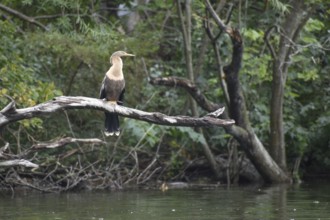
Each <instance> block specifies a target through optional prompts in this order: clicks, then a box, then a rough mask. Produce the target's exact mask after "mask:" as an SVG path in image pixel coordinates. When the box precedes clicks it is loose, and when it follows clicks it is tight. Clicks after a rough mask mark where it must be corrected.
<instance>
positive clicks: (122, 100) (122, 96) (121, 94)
mask: <svg viewBox="0 0 330 220" xmlns="http://www.w3.org/2000/svg"><path fill="white" fill-rule="evenodd" d="M124 95H125V88H124V89H123V90H122V91H121V93H120V95H119V100H118V105H123V104H124Z"/></svg>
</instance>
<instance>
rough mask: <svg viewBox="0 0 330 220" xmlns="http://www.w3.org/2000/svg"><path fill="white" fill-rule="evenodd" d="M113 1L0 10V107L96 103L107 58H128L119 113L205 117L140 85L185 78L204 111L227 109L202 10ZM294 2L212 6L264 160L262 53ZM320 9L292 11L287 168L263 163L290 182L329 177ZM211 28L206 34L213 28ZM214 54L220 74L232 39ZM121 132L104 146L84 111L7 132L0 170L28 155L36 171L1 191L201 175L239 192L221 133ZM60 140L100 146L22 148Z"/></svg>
mask: <svg viewBox="0 0 330 220" xmlns="http://www.w3.org/2000/svg"><path fill="white" fill-rule="evenodd" d="M122 2H123V1H111V3H108V1H93V0H91V1H87V0H80V1H65V0H56V1H55V0H46V1H44V0H24V1H12V0H10V1H9V0H4V1H2V3H1V5H0V6H1V7H0V16H1V19H0V31H1V34H0V40H1V44H0V51H1V54H0V79H1V81H0V86H1V87H0V94H1V98H0V105H1V107H2V108H3V107H4V106H6V104H7V103H8V102H9V100H8V96H10V97H11V98H12V99H14V100H15V102H16V104H17V107H18V108H22V107H27V106H33V105H36V104H38V103H42V102H45V101H47V100H50V99H52V98H53V97H55V96H59V95H68V96H69V95H70V96H76V95H79V96H87V97H98V93H99V87H100V83H101V81H102V79H103V76H104V73H105V72H106V71H107V69H108V68H109V65H110V64H109V56H110V55H111V53H112V52H114V51H116V50H125V51H127V52H130V53H134V54H135V55H136V57H135V58H134V59H126V60H124V73H125V78H126V82H127V83H126V84H127V85H126V96H125V105H127V106H130V107H133V108H137V109H142V110H146V111H157V112H163V113H166V114H170V115H194V116H197V115H204V114H206V112H205V110H204V109H202V108H201V107H199V106H198V105H196V103H195V102H194V101H192V99H191V98H190V96H189V94H188V93H186V92H185V91H184V90H182V89H175V88H170V89H169V88H167V87H162V86H155V85H151V84H149V82H148V79H149V77H167V76H177V77H183V78H188V79H189V80H191V81H192V82H193V83H195V84H196V85H197V87H198V88H199V89H200V90H201V92H202V93H203V94H204V95H205V96H206V97H207V98H208V100H211V101H212V102H214V103H226V98H225V97H226V93H225V92H224V91H225V90H223V89H221V85H220V82H221V81H222V80H223V79H221V77H222V76H221V77H219V72H218V67H217V60H216V57H215V55H214V51H213V48H214V47H213V46H212V42H211V40H210V39H209V36H208V34H207V31H205V24H206V22H205V21H206V20H207V19H208V14H207V13H206V7H205V4H204V1H192V3H190V1H163V0H155V1H136V3H134V4H133V3H130V2H128V1H127V2H126V4H123V3H122ZM147 2H148V3H147ZM294 2H295V1H292V2H291V1H284V0H282V1H279V0H272V1H241V0H238V1H219V3H217V1H213V2H212V3H213V7H214V8H217V9H218V14H219V16H220V18H222V19H223V20H224V21H226V24H227V25H228V26H230V27H233V28H236V29H238V30H239V31H240V33H241V36H242V39H243V42H244V43H243V44H244V52H243V60H242V65H241V69H240V75H239V79H240V83H241V86H242V90H243V93H244V98H245V102H246V107H247V111H248V117H249V120H250V122H251V126H252V128H253V130H254V132H255V133H256V135H257V136H258V137H259V139H260V140H261V142H262V143H263V145H264V146H265V147H266V149H268V150H269V151H270V152H272V151H274V149H273V148H272V141H271V139H272V138H271V137H270V135H271V134H270V126H271V120H270V114H271V111H272V110H274V109H271V108H272V107H271V97H272V82H273V80H274V77H275V75H274V65H275V64H274V63H275V61H274V59H275V58H274V57H275V56H274V53H273V52H274V51H275V52H276V51H277V50H278V49H279V48H280V41H281V37H283V35H282V36H281V34H283V32H282V31H281V30H282V28H283V27H285V22H284V21H285V18H286V16H287V15H289V14H290V12H292V11H294V4H295V3H294ZM120 3H122V4H120ZM178 4H179V5H178ZM329 6H330V5H329V3H326V1H321V0H319V1H317V0H315V1H311V0H310V1H305V5H304V6H303V7H302V8H303V12H304V13H306V14H308V16H305V15H304V16H305V17H304V18H303V19H305V20H304V21H303V22H302V23H301V25H300V26H299V27H298V30H299V31H298V32H297V36H295V41H294V44H293V46H292V51H291V54H290V62H289V63H287V65H288V69H287V75H285V80H286V83H285V88H284V102H283V122H284V123H283V129H284V140H285V150H286V151H284V153H285V162H286V163H287V164H285V163H284V165H283V163H282V162H283V161H282V162H281V158H279V160H278V161H277V158H275V156H274V160H275V161H276V162H278V164H280V166H282V168H284V170H285V171H286V172H288V173H292V172H293V171H294V173H293V174H294V175H299V176H300V177H303V178H304V177H305V178H307V177H310V176H312V175H315V174H326V173H327V172H328V171H329V169H330V149H329V146H330V136H329V134H330V94H329V93H330V75H329V72H330V65H329V62H330V56H329V50H330V40H329V39H330V33H329V30H330V22H329V21H330V16H329V14H330V10H329ZM9 9H10V10H9ZM189 10H191V17H189V13H188V12H189ZM14 12H15V13H14ZM189 25H191V26H190V29H189V28H188V27H189ZM211 26H215V24H214V22H213V23H212V22H211ZM185 27H187V29H185ZM184 30H186V31H184ZM213 30H214V29H213ZM184 32H185V33H186V34H188V35H189V37H190V39H189V37H188V39H189V40H190V44H191V45H192V48H191V49H192V50H191V54H190V56H191V58H192V60H191V61H192V67H193V68H192V69H193V72H192V71H191V72H189V67H188V66H187V63H189V59H188V60H187V57H189V54H187V53H186V51H187V42H186V40H187V38H185V37H184V35H183V34H182V33H184ZM214 34H217V33H214ZM267 44H268V45H267ZM270 44H271V45H272V46H269V45H270ZM216 45H217V47H218V49H219V53H220V54H221V62H222V63H223V66H225V64H228V63H229V62H230V61H231V60H232V47H231V46H230V45H231V39H230V38H229V37H228V35H226V34H225V33H223V32H222V31H219V36H218V38H217V40H216ZM272 50H273V51H272ZM194 103H195V104H194ZM121 122H122V130H123V132H122V135H121V136H120V137H119V138H113V137H112V138H105V137H104V136H103V132H102V130H103V113H102V112H99V111H92V110H70V111H65V112H62V113H56V114H53V115H51V116H50V117H47V118H44V117H43V118H34V119H32V120H23V121H20V122H17V123H13V124H10V125H9V126H7V127H6V128H4V129H3V130H2V137H1V139H2V144H1V145H3V146H5V145H6V143H9V145H8V146H7V147H6V149H2V150H1V151H0V160H6V159H9V158H10V159H12V156H10V155H17V157H18V158H21V157H23V156H26V155H29V157H28V158H29V159H30V160H31V161H32V162H34V163H37V164H39V165H40V167H39V168H38V169H35V170H31V169H27V168H22V167H9V168H8V167H0V180H2V185H3V186H7V185H8V184H9V185H10V184H11V183H15V184H23V183H26V182H24V181H23V180H22V179H20V180H21V182H20V181H17V178H15V181H14V180H12V181H13V182H10V181H11V179H10V178H8V177H13V176H20V175H21V176H22V175H25V176H24V177H31V176H39V177H40V179H41V180H42V181H43V182H42V183H44V182H48V183H49V182H52V183H55V184H54V185H57V187H63V186H65V187H64V188H65V189H69V188H73V187H75V186H77V184H78V183H79V184H80V183H83V182H84V181H92V182H93V185H96V186H98V187H109V186H114V187H122V186H123V185H124V184H128V183H135V184H144V183H146V182H147V181H149V180H161V181H170V180H184V181H189V180H191V178H196V177H197V178H201V177H204V176H206V177H208V178H211V179H213V180H217V179H218V180H221V181H227V182H230V181H239V175H237V174H238V172H240V171H239V170H240V166H241V165H242V163H243V162H244V163H245V162H246V160H247V159H246V156H245V153H244V151H242V149H241V148H240V147H239V146H238V148H237V145H239V144H238V143H237V142H236V141H235V140H234V139H233V138H232V136H231V135H229V134H228V133H226V131H225V130H224V129H215V128H208V129H203V130H200V129H193V128H182V127H167V126H159V125H151V124H148V123H146V122H142V121H138V120H133V119H127V118H122V120H121ZM62 137H76V138H99V139H101V140H104V141H105V142H106V144H102V145H100V146H98V145H97V146H96V145H95V146H94V145H90V144H81V143H76V142H75V143H71V144H68V145H65V147H62V148H56V149H41V150H35V149H34V148H31V146H33V145H35V144H37V143H39V142H45V141H50V140H57V139H60V138H62ZM203 149H204V150H203ZM205 149H210V150H211V151H212V154H213V155H214V156H215V157H216V158H217V161H218V163H219V166H220V170H222V171H223V172H222V173H224V175H214V172H213V171H212V169H211V168H210V166H208V164H207V162H206V161H205V160H204V162H203V158H204V157H205V155H206V151H205ZM272 156H273V155H272ZM208 161H209V160H208ZM283 166H285V167H283ZM299 167H300V169H298V168H299ZM290 175H291V174H290ZM247 179H249V178H247ZM22 181H23V182H22ZM250 181H251V179H250ZM40 185H41V184H39V185H38V187H40Z"/></svg>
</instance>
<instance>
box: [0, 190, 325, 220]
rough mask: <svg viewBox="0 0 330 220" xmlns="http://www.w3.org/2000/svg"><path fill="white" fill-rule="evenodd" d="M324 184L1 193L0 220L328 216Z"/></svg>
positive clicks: (242, 219)
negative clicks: (59, 192)
mask: <svg viewBox="0 0 330 220" xmlns="http://www.w3.org/2000/svg"><path fill="white" fill-rule="evenodd" d="M329 203H330V188H329V187H327V185H326V184H321V185H308V184H303V185H301V186H284V185H281V186H273V187H261V188H259V187H234V188H230V189H226V188H225V187H219V188H216V189H175V190H174V189H172V190H171V189H170V190H168V191H166V192H161V191H160V190H136V191H119V192H108V191H107V192H80V193H62V194H42V193H35V192H30V191H27V192H24V193H21V194H15V196H12V195H8V194H5V193H0V219H1V220H7V219H8V220H10V219H15V220H39V219H40V220H41V219H42V220H48V219H53V220H59V219H70V220H74V219H77V220H78V219H79V220H84V219H88V220H107V219H116V220H128V219H134V220H140V219H141V220H154V219H155V220H163V219H176V220H179V219H189V220H192V219H198V220H201V219H207V220H212V219H235V220H250V219H251V220H256V219H265V220H266V219H267V220H268V219H281V220H284V219H288V220H291V219H297V220H298V219H299V220H300V219H330V204H329Z"/></svg>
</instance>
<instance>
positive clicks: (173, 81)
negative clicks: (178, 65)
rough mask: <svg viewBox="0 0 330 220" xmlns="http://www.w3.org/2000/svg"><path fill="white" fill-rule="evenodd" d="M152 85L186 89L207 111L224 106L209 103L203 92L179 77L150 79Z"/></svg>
mask: <svg viewBox="0 0 330 220" xmlns="http://www.w3.org/2000/svg"><path fill="white" fill-rule="evenodd" d="M149 83H150V84H152V85H162V86H168V87H172V88H173V87H179V88H183V89H185V90H186V91H187V92H188V93H189V94H190V95H191V96H192V97H193V98H194V99H195V101H196V102H197V103H198V105H199V106H200V107H202V108H203V109H204V110H205V111H208V112H213V111H216V110H217V109H219V108H221V107H222V106H221V105H219V104H216V103H213V102H211V101H209V100H208V99H207V98H206V97H205V96H204V95H203V93H202V92H201V90H200V89H199V88H198V87H197V86H196V85H195V84H194V83H192V82H191V81H190V80H188V79H185V78H179V77H149Z"/></svg>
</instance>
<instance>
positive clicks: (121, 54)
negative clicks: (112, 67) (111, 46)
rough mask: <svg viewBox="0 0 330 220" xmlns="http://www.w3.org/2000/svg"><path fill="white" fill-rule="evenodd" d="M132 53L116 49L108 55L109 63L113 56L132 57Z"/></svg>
mask: <svg viewBox="0 0 330 220" xmlns="http://www.w3.org/2000/svg"><path fill="white" fill-rule="evenodd" d="M134 56H135V55H134V54H130V53H126V52H125V51H121V50H120V51H116V52H114V53H113V54H112V55H111V57H110V63H112V58H113V57H134Z"/></svg>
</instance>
